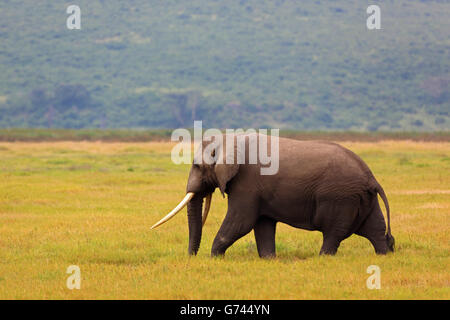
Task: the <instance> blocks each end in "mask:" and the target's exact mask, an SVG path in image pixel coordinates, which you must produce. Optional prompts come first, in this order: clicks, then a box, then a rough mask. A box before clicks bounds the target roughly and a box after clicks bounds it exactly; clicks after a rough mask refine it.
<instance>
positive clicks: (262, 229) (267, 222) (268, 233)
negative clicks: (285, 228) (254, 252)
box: [253, 216, 277, 258]
mask: <svg viewBox="0 0 450 320" xmlns="http://www.w3.org/2000/svg"><path fill="white" fill-rule="evenodd" d="M276 225H277V222H276V221H275V220H273V219H271V218H269V217H265V216H261V217H260V218H259V219H258V221H257V222H256V225H255V227H254V229H253V230H254V232H255V240H256V247H257V249H258V254H259V256H260V257H261V258H272V257H275V230H276Z"/></svg>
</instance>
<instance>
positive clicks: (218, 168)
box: [214, 145, 239, 197]
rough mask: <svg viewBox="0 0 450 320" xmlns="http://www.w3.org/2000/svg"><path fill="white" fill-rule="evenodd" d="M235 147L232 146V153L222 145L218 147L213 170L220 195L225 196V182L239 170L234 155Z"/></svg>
mask: <svg viewBox="0 0 450 320" xmlns="http://www.w3.org/2000/svg"><path fill="white" fill-rule="evenodd" d="M236 152H237V148H234V154H233V153H231V152H229V153H228V152H226V151H225V147H224V145H222V146H221V147H220V148H219V149H218V156H217V162H216V165H215V166H214V171H215V173H216V177H217V181H218V184H219V189H220V192H221V193H222V196H224V197H225V189H226V188H227V183H228V182H229V181H230V180H231V179H233V177H234V176H235V175H236V174H237V173H238V171H239V164H238V163H237V156H236Z"/></svg>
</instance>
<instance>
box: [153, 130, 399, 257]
mask: <svg viewBox="0 0 450 320" xmlns="http://www.w3.org/2000/svg"><path fill="white" fill-rule="evenodd" d="M258 136H261V135H260V134H256V133H254V134H244V135H233V137H232V138H231V139H230V141H234V142H236V139H237V137H240V138H241V139H242V138H244V141H245V142H244V147H246V148H244V152H245V156H244V157H245V162H244V163H239V162H238V161H227V160H229V158H230V157H231V158H232V159H234V160H236V157H237V155H238V154H241V155H242V150H237V147H236V145H238V143H237V144H236V145H234V147H233V148H226V143H228V142H225V141H228V140H227V139H225V135H224V137H223V139H222V140H223V141H222V142H220V143H216V145H215V146H214V147H213V148H210V150H209V151H208V152H210V153H208V152H203V153H202V154H200V153H198V152H197V153H196V154H195V155H194V163H193V165H192V167H191V170H190V173H189V178H188V182H187V188H186V192H187V194H186V196H185V198H184V199H183V200H182V201H181V203H180V204H179V205H178V206H177V207H176V208H175V209H174V210H172V212H170V213H169V214H168V215H167V216H166V217H164V218H163V219H161V220H160V221H159V222H158V223H156V224H155V225H154V226H153V227H152V228H154V227H157V226H159V225H160V224H162V223H164V222H166V221H167V220H169V219H170V218H171V217H173V216H174V215H175V214H176V213H177V212H179V211H180V210H181V209H182V208H183V207H184V206H186V205H187V215H188V224H189V249H188V251H189V254H191V255H196V254H197V251H198V249H199V246H200V240H201V235H202V228H203V224H204V222H205V220H206V217H207V215H208V212H209V207H210V203H211V195H212V193H213V192H214V190H215V189H216V188H217V187H218V188H219V189H220V191H221V193H222V195H224V196H225V194H227V195H228V211H227V214H226V217H225V219H224V221H223V223H222V225H221V227H220V229H219V231H218V233H217V235H216V237H215V239H214V242H213V245H212V249H211V255H212V256H216V255H224V254H225V251H226V250H227V249H228V248H229V247H230V246H231V245H232V244H233V243H234V242H235V241H236V240H238V239H239V238H241V237H243V236H244V235H246V234H248V233H249V232H250V231H251V230H253V231H254V235H255V240H256V245H257V250H258V254H259V256H260V257H274V256H275V230H276V224H277V222H282V223H286V224H288V225H290V226H293V227H296V228H301V229H306V230H317V231H321V232H322V234H323V244H322V248H321V250H320V254H331V255H333V254H335V253H336V252H337V250H338V247H339V245H340V242H341V241H342V240H344V239H346V238H347V237H349V236H350V235H352V234H357V235H360V236H363V237H365V238H367V239H368V240H369V241H370V242H371V243H372V245H373V247H374V248H375V252H376V253H377V254H386V253H387V252H388V251H394V237H393V236H392V235H391V228H390V213H389V204H388V201H387V198H386V195H385V193H384V191H383V188H382V187H381V186H380V184H379V183H378V182H377V180H376V179H375V177H374V176H373V174H372V172H371V171H370V169H369V168H368V166H367V165H366V164H365V163H364V161H363V160H362V159H361V158H360V157H359V156H357V155H356V154H354V153H353V152H352V151H350V150H348V149H346V148H344V147H342V146H340V145H338V144H335V143H331V142H324V141H300V140H292V139H287V138H278V137H277V138H276V140H274V138H273V137H271V136H266V139H267V142H268V144H269V145H270V144H272V143H273V142H274V141H276V142H277V143H278V149H279V155H278V157H279V169H278V172H277V173H276V174H272V175H262V174H261V170H260V169H261V166H262V164H261V163H260V162H257V163H253V164H251V163H249V161H248V160H249V141H250V139H251V138H252V137H253V138H254V137H258ZM228 138H229V137H228ZM211 141H214V139H211ZM211 141H205V140H204V141H203V142H202V146H203V149H202V150H205V151H206V150H207V147H208V146H209V145H210V144H211V143H212V142H211ZM241 141H242V140H241ZM229 150H234V151H235V152H234V153H233V154H231V155H230V154H229V153H230V151H229ZM199 157H200V158H202V159H200V160H199V159H198V158H199ZM206 158H208V161H205V160H206ZM202 160H203V161H202ZM220 160H222V161H220ZM241 162H242V161H241ZM378 194H379V195H380V196H381V199H382V200H383V202H384V205H385V207H386V212H387V233H386V224H385V220H384V217H383V214H382V211H381V208H380V205H379V203H378V196H377V195H378ZM204 198H206V202H205V208H204V212H203V217H202V205H203V199H204Z"/></svg>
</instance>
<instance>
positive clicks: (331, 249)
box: [319, 235, 341, 256]
mask: <svg viewBox="0 0 450 320" xmlns="http://www.w3.org/2000/svg"><path fill="white" fill-rule="evenodd" d="M340 244H341V241H340V240H339V239H338V238H336V237H333V236H326V235H324V237H323V244H322V248H321V249H320V253H319V254H320V255H323V254H327V255H332V256H334V255H335V254H336V252H337V250H338V248H339V245H340Z"/></svg>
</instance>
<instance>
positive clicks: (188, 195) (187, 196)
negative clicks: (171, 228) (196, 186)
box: [151, 192, 195, 229]
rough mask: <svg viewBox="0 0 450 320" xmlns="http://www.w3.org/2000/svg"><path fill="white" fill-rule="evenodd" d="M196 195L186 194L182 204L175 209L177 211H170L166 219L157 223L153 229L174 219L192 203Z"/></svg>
mask: <svg viewBox="0 0 450 320" xmlns="http://www.w3.org/2000/svg"><path fill="white" fill-rule="evenodd" d="M194 195H195V193H193V192H188V193H187V194H186V196H185V197H184V199H183V200H181V202H180V203H179V204H178V205H177V206H176V207H175V209H173V210H172V211H170V212H169V213H168V214H167V215H166V216H165V217H164V218H162V219H161V220H159V221H158V222H157V223H155V224H154V225H153V226H152V227H151V229H154V228H156V227H158V226H160V225H162V224H163V223H164V222H166V221H168V220H170V219H171V218H173V216H174V215H176V214H177V213H178V212H180V211H181V209H183V208H184V207H185V206H186V205H187V203H188V202H189V201H191V199H192V198H193V197H194Z"/></svg>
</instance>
